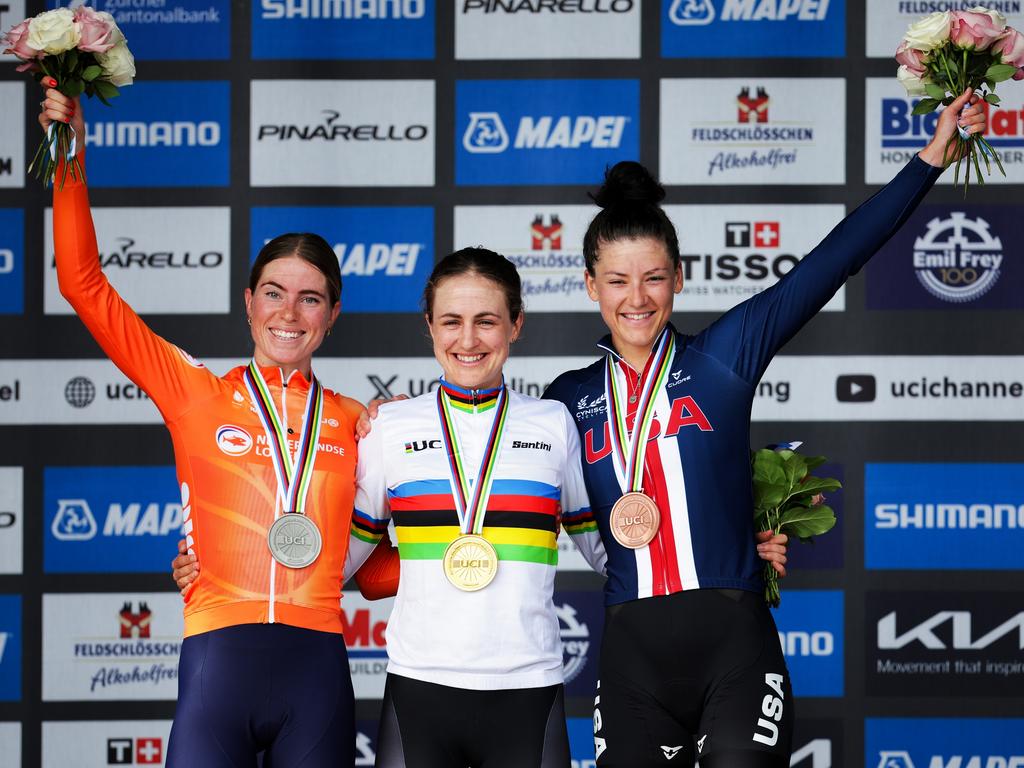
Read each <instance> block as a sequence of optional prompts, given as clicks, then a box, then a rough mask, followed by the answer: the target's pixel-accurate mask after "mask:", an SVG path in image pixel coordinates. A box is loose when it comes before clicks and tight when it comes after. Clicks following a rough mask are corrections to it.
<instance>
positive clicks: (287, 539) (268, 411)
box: [243, 360, 324, 568]
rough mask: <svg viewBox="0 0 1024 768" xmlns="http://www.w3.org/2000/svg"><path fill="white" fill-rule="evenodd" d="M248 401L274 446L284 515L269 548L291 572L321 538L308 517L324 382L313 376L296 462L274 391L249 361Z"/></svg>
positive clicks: (309, 560)
mask: <svg viewBox="0 0 1024 768" xmlns="http://www.w3.org/2000/svg"><path fill="white" fill-rule="evenodd" d="M243 378H244V379H245V387H246V389H248V390H249V397H251V398H252V402H253V405H255V406H256V414H257V415H258V416H259V417H260V423H261V424H262V425H263V432H264V433H265V434H266V436H267V444H268V445H269V446H270V459H271V462H272V463H273V465H274V474H276V475H277V493H278V496H279V497H280V499H281V508H282V509H283V510H284V512H283V513H282V514H281V515H279V516H278V517H277V519H276V520H274V524H273V525H272V526H270V530H269V531H267V546H268V547H269V548H270V554H271V555H273V556H274V559H275V560H277V562H279V563H280V564H281V565H283V566H286V567H288V568H305V567H307V566H309V565H312V564H313V563H314V562H315V561H316V559H317V558H318V557H319V556H320V550H321V549H322V548H323V538H322V537H321V535H320V529H319V528H317V527H316V523H314V522H313V521H312V520H311V519H310V518H309V516H308V515H307V514H306V496H307V494H308V492H309V485H310V481H311V480H312V479H313V464H314V463H315V462H316V448H317V444H318V443H319V442H320V421H321V419H322V418H323V413H324V387H323V385H322V384H321V383H320V380H319V379H317V378H316V376H314V375H313V374H312V373H310V383H309V384H310V386H309V394H308V395H307V396H306V407H305V412H304V413H303V416H302V430H301V433H300V435H299V446H298V448H297V449H296V451H295V461H294V462H293V461H292V454H291V451H289V450H288V436H287V430H286V429H285V427H284V425H283V424H282V423H281V419H280V418H279V416H278V414H277V409H276V408H275V407H274V401H273V398H272V397H271V395H270V388H269V387H268V386H267V382H266V380H265V379H264V378H263V374H262V373H260V369H259V368H258V367H257V366H256V361H255V360H254V361H251V362H250V363H249V367H248V368H246V369H245V374H244V375H243Z"/></svg>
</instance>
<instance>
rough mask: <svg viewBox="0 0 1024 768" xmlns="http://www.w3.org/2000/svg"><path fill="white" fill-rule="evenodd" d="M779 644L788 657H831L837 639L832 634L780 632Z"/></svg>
mask: <svg viewBox="0 0 1024 768" xmlns="http://www.w3.org/2000/svg"><path fill="white" fill-rule="evenodd" d="M779 642H780V643H781V644H782V652H783V653H784V654H786V656H831V655H832V654H833V653H834V652H835V649H836V638H835V635H833V634H832V633H831V632H825V631H824V630H822V631H818V632H803V631H790V632H779Z"/></svg>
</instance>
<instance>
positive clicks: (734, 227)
mask: <svg viewBox="0 0 1024 768" xmlns="http://www.w3.org/2000/svg"><path fill="white" fill-rule="evenodd" d="M781 245H782V235H781V232H780V227H779V222H777V221H727V222H725V247H726V248H779V247H780V246H781Z"/></svg>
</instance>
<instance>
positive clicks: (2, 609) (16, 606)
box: [0, 595, 22, 701]
mask: <svg viewBox="0 0 1024 768" xmlns="http://www.w3.org/2000/svg"><path fill="white" fill-rule="evenodd" d="M21 646H22V643H21V595H0V701H18V700H19V699H21Z"/></svg>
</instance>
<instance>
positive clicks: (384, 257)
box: [250, 207, 434, 312]
mask: <svg viewBox="0 0 1024 768" xmlns="http://www.w3.org/2000/svg"><path fill="white" fill-rule="evenodd" d="M282 232H316V233H317V234H319V235H321V236H322V237H323V238H324V239H326V240H327V242H328V243H330V245H331V247H332V248H334V252H335V253H336V254H337V255H338V261H339V263H340V265H341V280H342V292H341V309H342V312H418V311H419V309H420V303H419V302H420V294H421V293H422V292H423V285H424V284H425V283H426V281H427V277H428V276H429V275H430V271H431V270H432V269H433V268H434V209H433V208H422V207H421V208H253V210H252V218H251V227H250V233H251V239H250V244H251V248H252V252H251V254H250V263H251V262H252V261H255V260H256V256H257V254H258V253H259V251H260V248H262V247H263V244H264V243H265V242H266V241H267V240H269V239H271V238H273V237H276V236H277V235H279V234H281V233H282Z"/></svg>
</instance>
